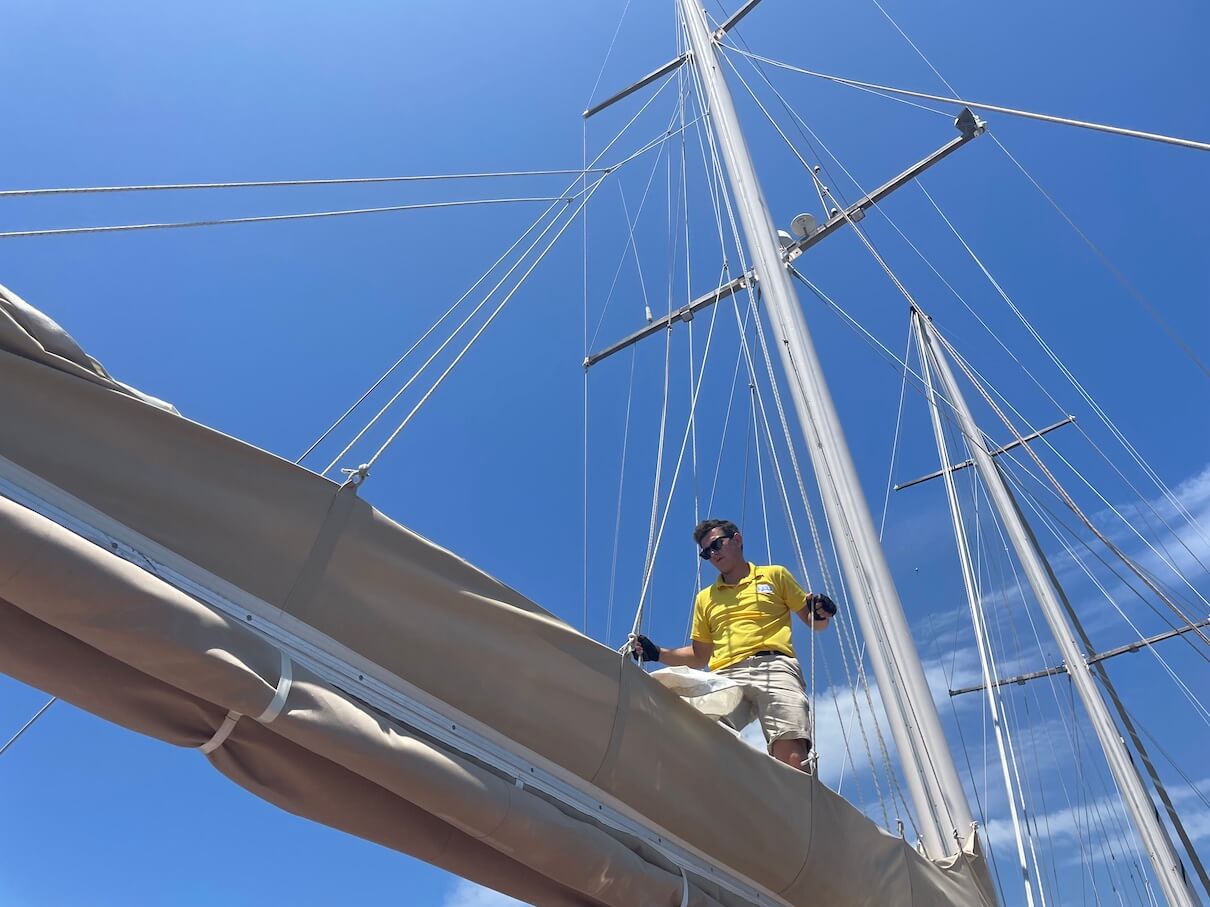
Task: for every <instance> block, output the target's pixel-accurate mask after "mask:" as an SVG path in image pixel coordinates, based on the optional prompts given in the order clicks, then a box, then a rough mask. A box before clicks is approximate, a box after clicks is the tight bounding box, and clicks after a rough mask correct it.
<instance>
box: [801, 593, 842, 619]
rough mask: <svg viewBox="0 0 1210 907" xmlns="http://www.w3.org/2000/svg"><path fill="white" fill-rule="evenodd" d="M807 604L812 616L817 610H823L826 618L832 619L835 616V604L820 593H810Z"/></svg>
mask: <svg viewBox="0 0 1210 907" xmlns="http://www.w3.org/2000/svg"><path fill="white" fill-rule="evenodd" d="M807 604H809V605H810V606H811V613H812V614H814V613H815V611H816V610H818V609H819V608H823V609H824V612H825V613H826V614H827V615H828V617H833V616H834V615H835V614H836V602H834V601H832V599H830V598H828V597H827V596H826V595H824V594H823V593H822V592H812V593H811V594H810V595H808V596H807Z"/></svg>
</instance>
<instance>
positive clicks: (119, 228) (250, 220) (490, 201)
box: [0, 196, 571, 239]
mask: <svg viewBox="0 0 1210 907" xmlns="http://www.w3.org/2000/svg"><path fill="white" fill-rule="evenodd" d="M552 201H568V202H569V201H571V199H570V198H560V197H558V196H543V197H533V198H475V199H467V200H464V201H452V202H425V203H421V204H414V205H389V206H387V207H385V208H348V209H345V210H342V211H313V212H310V213H307V214H270V215H265V216H262V217H229V218H221V219H217V220H190V221H179V222H176V223H153V224H118V225H115V226H105V227H65V228H61V229H56V230H10V231H8V232H4V233H0V239H18V238H21V237H29V236H75V235H78V234H81V233H124V232H130V231H132V230H175V229H180V228H183V227H217V226H224V225H228V224H263V223H271V222H276V221H284V220H315V219H316V218H323V217H347V216H350V215H357V214H383V213H387V212H395V211H424V210H430V209H434V208H465V207H468V206H472V205H507V204H514V203H517V202H552Z"/></svg>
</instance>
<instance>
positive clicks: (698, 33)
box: [680, 0, 971, 858]
mask: <svg viewBox="0 0 1210 907" xmlns="http://www.w3.org/2000/svg"><path fill="white" fill-rule="evenodd" d="M680 7H681V11H682V14H683V17H684V20H685V27H686V31H687V33H688V37H689V44H690V48H691V51H692V55H693V64H694V66H695V67H696V68H697V70H698V72H699V73H700V75H701V82H702V84H703V85H704V86H705V89H706V93H707V96H708V97H707V102H708V106H709V113H710V123H711V127H712V128H713V129H714V130H715V133H716V134H717V136H718V140H719V145H720V146H721V148H722V152H723V158H724V162H725V164H726V167H727V174H728V177H729V179H730V182H731V186H732V191H733V194H734V196H735V199H736V202H737V205H738V209H739V210H738V213H739V217H740V220H741V222H742V224H743V228H744V235H745V237H746V239H747V243H748V248H749V250H750V252H751V255H752V258H753V264H754V270H755V272H756V275H757V278H758V280H759V281H760V286H761V289H762V294H763V298H764V300H765V304H766V307H767V311H768V313H769V319H770V321H771V322H772V325H771V326H772V329H773V331H774V333H775V335H776V337H777V340H778V344H777V346H778V352H779V355H780V357H781V360H782V364H783V366H784V368H785V370H786V377H787V383H788V384H789V385H790V391H791V396H792V398H793V400H794V406H795V411H796V412H797V414H798V419H799V422H800V425H801V427H802V431H803V434H804V436H805V438H806V444H807V450H808V451H809V453H810V456H811V460H812V463H813V464H814V467H815V474H816V477H817V479H818V481H819V486H820V491H821V495H822V498H823V502H824V507H825V509H826V511H827V514H828V519H829V521H830V523H831V526H832V530H833V533H834V534H835V536H836V546H837V550H838V552H839V556H840V562H841V567H842V569H843V570H844V571H845V576H846V577H847V578H848V580H849V590H850V593H851V594H852V598H853V607H854V610H855V611H856V612H857V616H858V619H859V620H860V622H861V627H862V631H863V632H864V633H865V636H866V639H867V641H868V643H869V648H868V651H869V654H870V661H871V662H872V664H873V667H874V674H875V677H876V678H877V681H878V687H879V690H880V692H881V693H882V697H883V701H884V702H885V703H886V706H887V711H888V715H889V718H890V724H891V730H892V733H893V734H894V737H895V743H896V745H897V746H898V748H899V755H900V759H901V761H902V763H903V768H904V775H905V778H906V780H907V785H908V789H909V792H910V794H911V797H912V801H913V804H914V805H915V807H916V814H917V815H916V818H917V821H918V822H919V823H920V826H921V827H920V828H919V831H920V834H921V838H922V840H923V843H924V847H925V852H926V853H927V854H928V855H929V856H930V857H933V858H940V857H945V856H951V855H953V854H956V853H957V852H958V850H959V847H960V845H959V838H965V837H966V835H967V834H968V833H969V830H970V827H971V811H970V806H969V805H968V803H967V799H966V793H965V791H964V790H963V788H962V782H961V781H960V780H959V778H958V772H957V770H956V769H955V767H954V762H953V758H952V756H951V754H950V750H949V745H948V743H947V741H946V739H945V735H944V733H943V732H942V730H941V720H940V718H939V717H938V715H937V709H936V706H935V705H934V703H933V698H932V694H931V693H930V691H929V687H928V682H927V681H926V679H925V676H924V669H923V668H922V667H921V664H920V658H919V656H918V655H917V653H916V647H915V644H914V643H913V642H912V637H911V634H910V632H909V631H908V626H907V619H906V617H905V616H904V613H903V606H902V604H901V603H900V601H899V594H898V592H897V591H896V589H895V585H894V582H893V580H892V579H891V573H890V569H889V568H888V566H887V563H886V557H885V555H884V554H883V552H882V548H881V545H880V544H879V541H878V533H877V531H876V530H875V528H874V521H873V518H872V517H871V515H870V510H869V505H868V504H867V503H866V500H865V495H864V493H863V492H862V489H861V484H860V482H859V480H858V478H857V472H856V469H855V468H854V466H853V459H852V456H851V455H850V453H849V449H848V445H847V443H846V442H845V437H844V431H843V429H842V428H841V425H840V420H839V418H838V417H837V415H836V409H835V406H834V405H833V403H832V398H831V394H830V393H829V391H828V387H827V383H826V382H825V380H824V376H823V372H822V369H821V367H820V364H819V360H818V358H817V357H816V354H815V348H814V345H813V344H812V342H811V337H810V334H809V332H808V330H807V325H806V321H805V319H804V318H803V314H802V310H801V308H800V306H799V304H798V299H797V297H796V296H795V294H794V290H793V288H792V287H791V286H790V279H789V276H788V275H787V273H786V271H785V268H784V266H783V262H782V251H781V248H780V246H779V245H778V242H777V232H776V229H775V227H774V225H773V221H772V219H771V217H770V216H769V209H768V206H767V205H766V204H765V200H764V196H763V194H762V192H761V189H760V184H759V182H758V181H757V178H756V171H755V168H754V167H753V164H752V159H751V156H750V155H749V153H748V147H747V144H746V142H745V141H744V137H743V134H742V133H741V131H740V128H739V120H738V117H737V115H736V112H735V106H734V103H733V102H732V99H731V93H730V91H729V89H728V88H727V84H726V81H725V79H724V78H723V74H722V70H721V65H720V62H719V59H718V55H717V51H716V48H715V45H714V43H713V39H712V36H711V32H710V28H709V25H708V24H707V21H706V17H705V14H704V13H703V11H702V10H701V9H700V8H699V7H698V6H697V4H696V2H695V0H680Z"/></svg>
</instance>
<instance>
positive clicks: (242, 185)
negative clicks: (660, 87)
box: [0, 168, 604, 198]
mask: <svg viewBox="0 0 1210 907" xmlns="http://www.w3.org/2000/svg"><path fill="white" fill-rule="evenodd" d="M602 172H604V169H603V168H597V169H588V168H584V169H581V170H507V171H505V170H502V171H498V172H496V173H436V174H424V175H419V176H360V177H351V178H344V179H313V180H256V181H251V182H227V183H164V184H161V185H145V186H84V187H78V188H70V189H61V188H52V189H0V198H12V197H17V196H26V195H83V194H88V193H101V192H162V191H165V190H173V191H175V190H179V189H252V188H265V187H271V186H355V185H362V184H368V183H417V182H429V181H434V180H472V179H490V178H493V177H509V176H562V175H566V174H575V175H576V176H577V177H579V176H580V175H581V174H586V173H602Z"/></svg>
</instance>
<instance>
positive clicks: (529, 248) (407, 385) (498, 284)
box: [320, 177, 604, 475]
mask: <svg viewBox="0 0 1210 907" xmlns="http://www.w3.org/2000/svg"><path fill="white" fill-rule="evenodd" d="M603 180H604V177H600V178H599V179H598V180H597V181H596V183H595V184H594V185H593V187H592V188H591V189H590V190H589V193H588V194H587V195H585V196H584V200H583V201H581V203H580V207H581V208H582V207H583V206H584V201H587V199H588V198H589V196H591V194H592V192H594V191H595V190H596V188H597V187H598V186H600V185H601V182H602V181H603ZM577 210H578V209H577ZM560 217H562V214H561V213H560V214H557V215H556V216H555V217H554V218H553V219H552V220H551V221H550V223H548V224H547V225H546V226H545V227H543V228H542V231H541V232H540V233H539V234H538V235H537V236H536V237H534V240H533V242H531V243H530V244H529V245H528V246H527V247H526V248H525V250H524V251H523V252H522V253H521V254H520V255H519V256H518V257H517V260H516V261H515V262H513V264H512V266H511V267H510V268H509V269H508V270H507V271H505V272H504V275H503V276H502V277H501V278H500V279H499V280H497V281H496V283H495V284H494V285H493V286H492V288H491V289H490V290H488V291H487V293H485V294H484V296H483V299H482V300H481V301H480V302H479V303H478V305H476V306H475V307H474V308H473V309H471V311H470V312H469V313H468V314H467V316H466V317H465V318H463V319H462V321H461V322H460V323H459V324H458V326H457V327H456V328H454V329H453V331H451V332H450V334H449V336H448V337H446V339H445V340H444V341H442V343H441V345H440V346H438V347H437V349H436V350H434V351H433V352H432V353H431V354H430V355H429V357H428V358H427V359H425V361H424V362H423V363H422V364H421V366H420V367H419V368H418V369H417V370H416V371H415V372H414V373H413V374H412V376H411V377H410V378H408V380H407V381H405V382H404V384H403V386H402V387H401V388H399V390H397V391H396V392H395V393H394V394H393V395H392V396H391V398H390V399H389V400H387V402H386V403H385V404H384V405H383V406H382V407H381V408H380V409H379V410H378V412H377V413H375V414H374V416H373V417H372V418H371V419H370V420H369V421H368V422H367V423H366V424H365V425H364V426H363V427H362V428H361V430H360V431H358V432H357V434H356V435H354V436H353V439H352V440H351V441H349V443H348V444H346V445H345V446H344V448H343V449H342V450H341V451H340V453H338V454H337V455H336V456H335V457H333V458H332V461H331V462H330V463H328V465H327V466H325V467H324V468H323V470H322V471H321V472H320V475H327V474H328V473H329V472H331V470H332V469H334V468H335V467H336V466H337V464H339V463H340V461H341V460H343V459H344V457H345V456H346V455H347V454H348V453H349V451H351V450H352V449H353V447H354V446H356V444H357V443H358V442H359V441H360V440H361V439H362V438H363V437H364V436H365V435H366V433H367V432H368V431H369V430H370V429H371V428H373V427H374V426H375V425H376V424H377V423H378V421H379V420H380V419H382V417H383V416H385V415H386V413H387V411H388V410H389V409H390V408H391V407H392V406H393V405H394V404H395V402H396V401H397V400H398V399H399V398H400V397H402V396H403V394H404V393H406V392H407V390H408V388H410V387H411V386H412V385H413V384H414V383H415V382H416V381H417V380H419V378H420V376H421V374H423V373H424V370H425V369H426V368H428V366H429V365H430V364H431V363H432V362H433V360H435V359H436V358H437V357H438V356H439V355H441V353H442V352H444V351H445V349H446V347H448V346H449V345H450V344H451V343H453V342H454V338H455V337H457V336H458V334H459V332H461V330H462V329H463V328H464V327H466V325H467V324H469V323H470V322H471V320H472V319H473V318H474V317H475V316H476V315H477V314H478V313H479V312H480V311H482V310H483V309H484V308H485V307H486V306H487V304H488V302H489V301H490V300H491V298H492V296H493V295H494V294H495V293H496V291H497V290H499V289H500V287H502V286H503V285H504V284H505V283H506V282H507V281H508V279H509V278H510V277H511V276H512V275H513V273H514V272H515V271H517V269H518V268H520V267H521V265H522V264H523V263H524V261H525V258H526V256H528V255H529V254H530V253H531V252H532V251H533V250H534V249H536V248H537V247H538V245H539V244H540V243H541V242H542V240H543V239H544V238H545V237H546V235H547V234H548V233H549V232H550V231H551V230H553V229H554V228H555V227H556V226H557V225H558V223H559V218H560ZM574 217H575V215H574V214H573V215H572V217H571V218H569V219H568V221H567V223H571V222H572V221H573V220H574ZM564 229H566V224H565V225H564ZM561 234H562V231H560V235H561ZM548 249H549V247H548ZM539 260H541V259H539ZM488 273H490V271H489V272H488ZM518 286H520V284H518ZM514 292H515V289H514ZM367 465H370V464H367Z"/></svg>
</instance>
